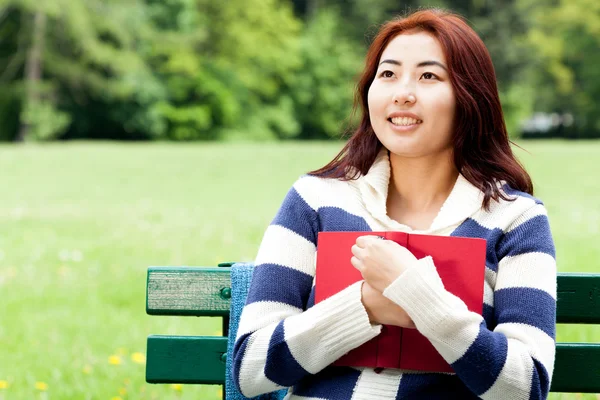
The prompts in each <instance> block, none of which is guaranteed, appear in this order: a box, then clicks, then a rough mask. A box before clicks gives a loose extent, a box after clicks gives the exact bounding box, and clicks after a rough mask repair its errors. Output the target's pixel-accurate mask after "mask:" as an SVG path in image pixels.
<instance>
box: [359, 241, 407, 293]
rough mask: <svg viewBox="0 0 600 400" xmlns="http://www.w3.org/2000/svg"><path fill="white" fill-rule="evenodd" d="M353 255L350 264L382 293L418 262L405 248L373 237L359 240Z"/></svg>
mask: <svg viewBox="0 0 600 400" xmlns="http://www.w3.org/2000/svg"><path fill="white" fill-rule="evenodd" d="M352 254H353V257H352V258H351V259H350V262H351V263H352V265H353V266H354V268H356V269H358V270H359V271H360V273H361V274H362V277H363V279H364V280H365V282H367V283H368V284H369V285H371V286H372V287H373V288H374V289H377V290H378V291H380V292H383V291H384V290H385V288H387V287H388V286H389V285H390V284H391V283H392V282H394V281H395V280H396V279H397V278H398V277H399V276H400V275H402V273H404V271H406V270H407V269H408V268H410V267H411V266H412V265H414V264H415V263H416V262H417V258H416V257H415V256H414V255H413V254H412V253H411V252H410V251H408V249H406V248H405V247H403V246H400V245H399V244H398V243H396V242H394V241H392V240H385V239H384V240H382V239H381V238H380V237H379V236H373V235H371V236H360V237H359V238H357V239H356V244H355V245H354V246H352Z"/></svg>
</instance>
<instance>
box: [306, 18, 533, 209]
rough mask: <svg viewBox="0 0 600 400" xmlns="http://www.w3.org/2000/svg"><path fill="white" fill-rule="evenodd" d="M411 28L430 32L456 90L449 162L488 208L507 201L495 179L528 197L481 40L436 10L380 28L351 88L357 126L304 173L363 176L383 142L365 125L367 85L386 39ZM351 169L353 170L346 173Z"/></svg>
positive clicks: (463, 24) (527, 185)
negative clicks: (325, 160)
mask: <svg viewBox="0 0 600 400" xmlns="http://www.w3.org/2000/svg"><path fill="white" fill-rule="evenodd" d="M415 29H416V30H423V31H425V32H428V33H430V34H432V35H433V36H435V37H436V38H437V40H438V41H439V42H440V44H441V47H442V50H443V51H444V55H445V56H446V60H447V62H448V68H449V72H450V82H451V84H452V86H453V88H454V92H455V94H456V115H455V118H454V121H455V122H454V124H455V125H454V130H453V143H454V163H455V165H456V168H457V169H458V170H459V171H460V173H461V174H462V175H463V176H464V177H465V178H466V179H467V180H468V181H469V182H471V184H473V185H474V186H476V187H478V188H479V189H480V190H481V191H482V192H484V193H485V196H484V199H483V207H485V208H486V209H487V208H489V204H490V199H494V200H498V199H499V198H502V199H505V200H509V199H508V198H507V197H506V196H505V195H504V194H503V193H502V192H501V191H500V189H499V188H498V186H497V182H498V181H506V183H508V185H509V186H510V187H511V188H513V189H516V190H520V191H522V192H526V193H529V194H531V195H532V194H533V183H532V182H531V178H530V176H529V174H528V173H527V171H525V169H524V168H523V166H522V165H521V164H520V163H519V162H518V161H517V159H516V158H515V157H514V155H513V153H512V150H511V147H510V144H511V142H510V140H509V138H508V133H507V131H506V125H505V123H504V115H503V113H502V106H501V105H500V97H499V95H498V88H497V86H496V74H495V72H494V66H493V64H492V59H491V57H490V55H489V53H488V51H487V48H486V47H485V44H484V43H483V41H482V40H481V39H480V38H479V36H478V35H477V33H475V31H474V30H473V29H471V28H470V27H469V26H468V25H467V23H466V22H465V21H464V20H463V19H462V18H461V17H460V16H458V15H456V14H452V13H449V12H445V11H441V10H437V9H433V10H422V11H417V12H415V13H413V14H411V15H409V16H408V17H405V18H397V19H394V20H391V21H389V22H387V23H386V24H384V25H383V26H382V27H381V29H380V30H379V32H378V33H377V35H376V36H375V39H374V40H373V42H372V43H371V45H370V46H369V50H368V52H367V56H366V65H365V69H364V71H363V72H362V75H361V78H360V81H359V82H358V85H357V88H356V92H355V100H354V110H357V109H358V107H360V110H361V112H362V118H361V121H360V124H359V126H358V128H356V130H355V131H354V133H353V134H352V135H351V137H350V138H349V140H348V142H347V143H346V145H345V146H344V148H343V149H342V150H341V151H340V153H339V154H338V155H337V156H336V157H335V158H334V159H333V160H332V161H331V162H329V164H327V165H326V166H324V167H323V168H320V169H318V170H315V171H312V172H309V175H314V176H320V177H325V178H337V179H341V180H350V179H355V178H357V177H358V175H357V174H358V172H360V173H361V174H362V175H364V174H366V173H367V172H368V171H369V169H370V168H371V166H372V165H373V162H374V161H375V158H376V157H377V154H378V153H379V150H380V149H381V148H382V146H383V145H382V144H381V142H379V139H378V138H377V136H375V132H374V131H373V128H372V127H371V121H370V118H369V107H368V101H367V95H368V91H369V87H370V86H371V83H372V82H373V79H374V78H375V73H376V72H377V64H378V62H379V59H380V57H381V54H382V53H383V51H384V49H385V48H386V46H387V45H388V43H389V42H390V41H391V40H392V39H393V38H395V37H396V36H397V35H399V34H401V33H402V32H405V31H408V30H415ZM351 167H353V168H355V170H354V171H355V174H353V175H352V176H349V175H348V171H350V170H351Z"/></svg>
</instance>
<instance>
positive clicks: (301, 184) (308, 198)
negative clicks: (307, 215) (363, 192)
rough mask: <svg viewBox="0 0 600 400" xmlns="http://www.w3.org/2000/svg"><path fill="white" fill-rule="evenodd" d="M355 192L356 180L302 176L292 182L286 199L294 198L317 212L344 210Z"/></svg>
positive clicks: (354, 195) (353, 197) (354, 196)
mask: <svg viewBox="0 0 600 400" xmlns="http://www.w3.org/2000/svg"><path fill="white" fill-rule="evenodd" d="M357 190H358V189H357V181H356V180H349V181H344V180H341V179H335V178H322V177H318V176H313V175H303V176H301V177H300V178H298V179H297V180H296V181H295V182H294V184H293V186H292V188H291V189H290V191H289V192H288V197H296V198H297V200H299V201H302V202H304V203H305V204H306V205H308V206H309V207H310V208H312V209H313V210H315V211H318V210H319V209H321V208H323V207H341V208H345V206H348V203H349V201H351V200H352V199H355V198H356V195H357Z"/></svg>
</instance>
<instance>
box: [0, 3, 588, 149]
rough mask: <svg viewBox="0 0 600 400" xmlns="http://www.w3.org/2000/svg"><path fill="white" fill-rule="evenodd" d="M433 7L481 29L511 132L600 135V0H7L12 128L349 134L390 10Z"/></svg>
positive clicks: (138, 135) (80, 132)
mask: <svg viewBox="0 0 600 400" xmlns="http://www.w3.org/2000/svg"><path fill="white" fill-rule="evenodd" d="M419 7H442V8H448V9H450V10H453V11H456V12H458V13H460V14H462V15H463V16H465V17H466V18H467V20H468V21H469V23H470V24H471V26H473V27H474V28H475V30H476V31H477V32H478V33H479V34H480V35H481V36H482V38H483V39H484V41H485V43H486V45H487V46H488V48H489V50H490V52H491V54H492V58H493V60H494V64H495V66H496V73H497V78H498V85H499V90H500V93H501V98H502V102H503V106H504V110H505V116H506V119H507V123H508V126H509V130H510V132H511V134H513V135H519V134H520V133H521V132H522V129H521V125H520V121H522V120H523V119H525V118H527V117H528V116H531V115H532V114H533V113H534V112H544V113H548V114H551V113H555V114H554V115H555V116H564V115H568V116H569V118H565V119H564V120H565V121H567V122H568V123H566V124H563V125H564V126H568V129H567V133H566V134H567V135H570V136H579V137H581V136H589V137H591V136H596V137H597V136H600V113H598V112H597V111H596V110H597V107H596V104H595V101H598V100H600V74H599V72H598V71H600V70H599V69H598V65H600V52H599V51H598V49H599V48H600V2H598V1H597V0H496V1H492V0H429V1H424V0H406V1H402V2H401V1H398V0H227V1H216V0H86V1H82V0H46V1H44V0H42V1H36V0H0V140H53V139H74V138H92V139H95V138H103V139H125V140H143V139H145V140H147V139H155V140H198V139H200V140H210V139H221V140H235V139H239V138H247V139H251V140H259V139H326V138H336V137H339V135H340V133H342V132H343V131H344V130H345V129H347V128H348V127H349V126H351V124H352V119H351V118H350V111H351V106H352V100H353V99H352V96H353V87H354V85H355V82H356V77H357V74H358V73H359V72H360V70H361V68H362V65H363V60H364V58H363V57H364V54H365V51H366V47H367V46H368V44H369V42H370V40H371V38H372V37H373V35H374V34H375V32H376V30H377V27H378V25H379V24H381V23H382V22H384V21H386V20H388V19H390V18H392V17H394V16H396V15H398V14H403V13H406V12H409V11H414V10H416V9H417V8H419ZM561 118H562V117H559V120H560V121H562V119H561ZM560 126H562V125H560V124H559V128H560Z"/></svg>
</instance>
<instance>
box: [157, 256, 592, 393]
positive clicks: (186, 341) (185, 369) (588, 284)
mask: <svg viewBox="0 0 600 400" xmlns="http://www.w3.org/2000/svg"><path fill="white" fill-rule="evenodd" d="M232 264H233V263H224V264H219V267H216V268H214V267H213V268H209V267H150V268H149V269H148V281H147V292H146V312H147V313H148V314H150V315H179V316H198V317H199V316H211V317H220V318H222V320H223V336H159V335H150V336H148V342H147V361H146V381H147V382H149V383H187V384H209V385H222V384H224V382H225V361H226V352H227V335H228V331H229V305H230V297H231V288H230V287H231V280H230V271H231V265H232ZM557 308H558V309H557V322H558V323H561V324H600V274H575V273H561V274H559V276H558V305H557ZM598 339H599V340H600V338H598ZM551 391H552V392H571V393H573V392H575V393H577V392H579V393H596V392H600V343H557V345H556V363H555V368H554V377H553V379H552V388H551Z"/></svg>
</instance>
